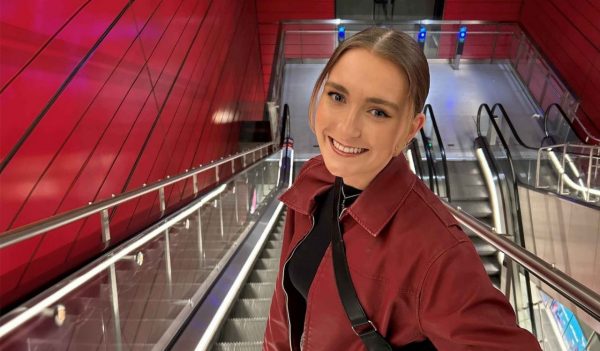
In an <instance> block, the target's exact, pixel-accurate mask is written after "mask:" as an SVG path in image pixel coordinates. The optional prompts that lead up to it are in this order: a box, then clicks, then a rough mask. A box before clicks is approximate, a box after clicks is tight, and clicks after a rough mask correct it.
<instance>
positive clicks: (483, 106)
mask: <svg viewBox="0 0 600 351" xmlns="http://www.w3.org/2000/svg"><path fill="white" fill-rule="evenodd" d="M496 106H499V108H500V110H501V111H502V113H503V114H504V117H505V119H506V120H507V121H508V123H509V126H510V128H511V130H512V131H513V133H514V126H513V125H512V122H510V119H509V118H508V115H507V114H506V111H505V110H504V107H503V106H502V105H501V104H495V105H494V108H495V107H496ZM494 108H491V109H490V107H489V105H488V104H485V103H484V104H481V105H480V106H479V109H478V111H477V135H478V136H479V137H480V138H482V139H484V140H486V141H487V138H486V137H485V135H482V132H481V118H482V117H483V114H482V112H483V111H485V112H487V117H488V118H489V119H490V123H491V124H492V126H493V128H494V129H495V130H496V134H497V135H498V139H500V143H501V144H502V147H503V148H504V152H505V153H506V158H507V160H508V164H509V167H510V172H511V176H512V182H511V183H512V187H513V191H514V194H515V202H516V203H515V204H513V205H514V206H515V208H516V211H517V225H518V228H513V229H517V230H518V232H519V233H520V234H521V235H519V236H518V237H519V238H520V241H521V242H520V243H519V244H520V245H521V246H522V247H523V248H525V241H524V240H523V237H522V234H523V223H522V221H521V201H520V199H519V188H518V184H519V183H520V181H519V179H518V177H517V173H516V171H515V166H514V163H513V158H512V154H511V152H510V149H509V148H508V143H507V142H506V140H505V139H504V135H502V133H501V132H500V127H498V124H497V123H496V120H495V115H494ZM515 137H516V138H518V136H517V135H515ZM517 141H519V142H521V141H520V139H517ZM482 145H483V147H484V148H485V149H486V153H487V154H488V155H489V156H490V158H491V161H492V164H493V169H494V170H495V172H496V173H497V172H498V167H497V166H496V164H495V159H494V157H492V156H493V154H492V153H491V151H490V150H489V149H488V145H489V144H488V143H487V142H486V143H483V144H482ZM498 175H499V174H495V176H496V177H497V179H500V178H499V177H498ZM503 201H504V197H503Z"/></svg>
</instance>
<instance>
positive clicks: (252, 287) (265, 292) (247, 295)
mask: <svg viewBox="0 0 600 351" xmlns="http://www.w3.org/2000/svg"><path fill="white" fill-rule="evenodd" d="M273 291H275V283H247V284H246V285H245V286H244V290H242V293H241V294H240V297H239V298H240V299H260V298H271V297H273Z"/></svg>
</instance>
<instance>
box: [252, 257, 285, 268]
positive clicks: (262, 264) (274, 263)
mask: <svg viewBox="0 0 600 351" xmlns="http://www.w3.org/2000/svg"><path fill="white" fill-rule="evenodd" d="M278 268H279V258H261V259H260V260H258V261H257V262H256V264H255V265H254V269H278Z"/></svg>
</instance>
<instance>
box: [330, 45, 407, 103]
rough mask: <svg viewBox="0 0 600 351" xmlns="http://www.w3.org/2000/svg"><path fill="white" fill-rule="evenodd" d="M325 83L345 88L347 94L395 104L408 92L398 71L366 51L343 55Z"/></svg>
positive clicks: (401, 73)
mask: <svg viewBox="0 0 600 351" xmlns="http://www.w3.org/2000/svg"><path fill="white" fill-rule="evenodd" d="M327 82H331V83H334V84H336V85H337V86H338V87H339V86H341V87H343V88H345V89H346V90H347V93H350V94H356V95H363V96H364V97H372V98H380V99H384V100H395V101H399V100H402V99H403V98H405V97H406V96H407V92H408V82H407V80H406V77H405V75H404V73H403V72H402V71H401V69H400V68H399V67H397V66H396V65H395V64H394V63H392V62H391V61H389V60H387V59H385V58H383V57H381V56H379V55H376V54H374V53H372V52H371V51H369V50H367V49H352V50H348V51H347V52H345V53H344V54H343V55H342V56H341V57H340V58H339V60H338V61H337V62H336V63H335V65H334V66H333V67H332V69H331V72H329V75H328V79H327Z"/></svg>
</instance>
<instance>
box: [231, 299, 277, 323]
mask: <svg viewBox="0 0 600 351" xmlns="http://www.w3.org/2000/svg"><path fill="white" fill-rule="evenodd" d="M269 307H271V298H263V299H239V300H238V301H237V303H236V304H235V307H234V308H233V310H232V312H231V314H230V315H229V318H264V317H265V316H268V315H269Z"/></svg>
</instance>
